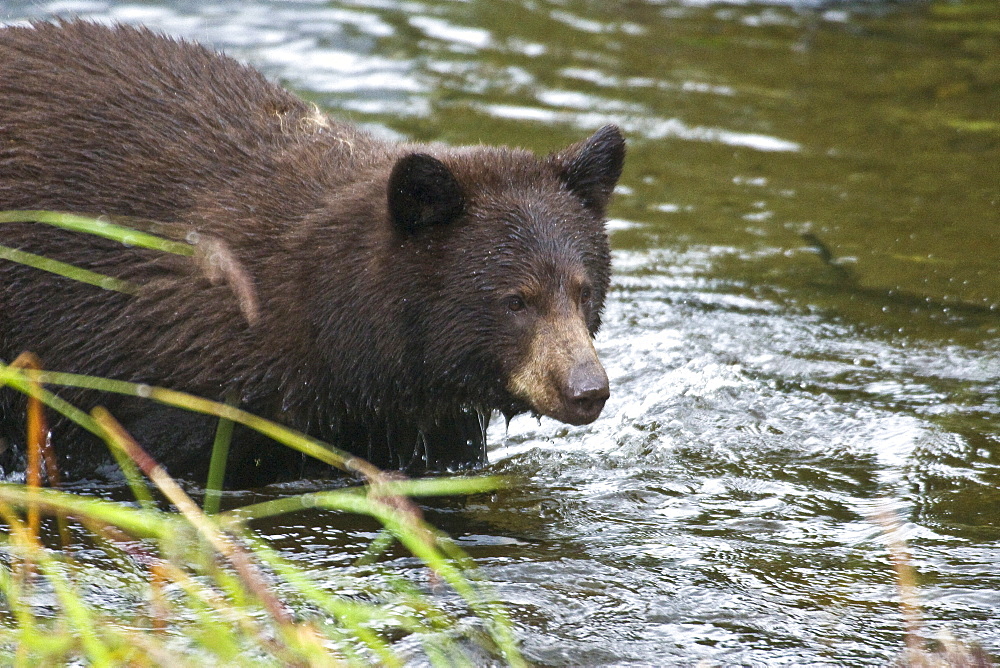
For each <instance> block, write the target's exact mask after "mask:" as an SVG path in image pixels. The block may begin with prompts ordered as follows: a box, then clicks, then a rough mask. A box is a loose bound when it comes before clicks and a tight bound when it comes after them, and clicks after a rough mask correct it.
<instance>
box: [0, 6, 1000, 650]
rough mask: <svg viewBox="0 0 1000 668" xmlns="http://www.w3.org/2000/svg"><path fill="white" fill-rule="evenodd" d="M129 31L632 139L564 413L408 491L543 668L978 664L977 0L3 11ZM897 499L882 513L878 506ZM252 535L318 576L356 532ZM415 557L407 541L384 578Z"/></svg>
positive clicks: (331, 84)
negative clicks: (77, 18) (475, 472)
mask: <svg viewBox="0 0 1000 668" xmlns="http://www.w3.org/2000/svg"><path fill="white" fill-rule="evenodd" d="M71 14H78V15H81V16H86V17H92V18H98V19H100V20H108V21H110V20H116V21H125V22H142V23H146V24H148V25H150V26H153V27H155V28H157V29H160V30H163V31H166V32H169V33H173V34H177V35H183V36H185V37H190V38H194V39H198V40H200V41H203V42H206V43H209V44H212V45H215V46H217V47H219V48H222V49H224V50H225V51H227V52H228V53H230V54H232V55H234V56H236V57H238V58H241V59H244V60H246V61H249V62H251V63H253V64H255V65H256V66H258V67H260V68H261V69H263V70H264V71H265V72H266V73H267V74H269V75H270V76H272V77H274V78H277V79H280V80H281V81H283V82H284V83H285V84H287V85H289V86H290V87H292V88H294V89H296V90H297V91H299V92H300V93H301V94H302V95H303V96H305V97H307V98H309V99H311V100H314V101H315V102H317V103H318V104H320V105H321V106H323V107H324V108H328V109H330V110H331V111H332V112H334V113H335V114H336V115H338V116H339V117H341V118H347V119H351V120H354V121H357V122H359V123H364V124H367V125H370V126H372V127H375V128H377V129H378V130H379V131H380V132H383V133H389V134H392V135H398V136H401V137H410V138H416V139H422V140H432V139H433V140H443V141H447V142H450V143H478V142H485V143H511V144H521V145H525V146H528V147H530V148H533V149H536V150H538V151H548V150H552V149H554V148H557V147H560V146H562V145H564V144H567V143H569V142H570V141H574V140H576V139H579V138H582V137H583V136H585V135H586V134H587V133H588V132H590V131H592V130H593V129H596V128H597V127H599V126H600V125H602V124H604V123H607V122H616V123H619V124H620V125H621V126H622V127H623V128H624V129H625V131H626V133H627V135H628V137H629V141H630V154H629V159H628V164H627V169H626V173H625V175H624V177H623V179H622V184H621V187H620V188H619V193H618V197H617V200H616V203H615V205H614V207H613V210H612V217H613V221H612V224H611V229H612V241H613V245H614V247H615V249H616V250H615V269H616V273H615V280H614V288H613V292H612V295H611V300H610V304H609V307H608V314H607V318H606V322H607V324H606V327H605V328H604V329H603V330H602V333H601V335H600V337H599V348H600V351H601V353H602V356H603V358H604V360H605V361H606V364H607V367H608V372H609V375H610V376H611V379H612V387H613V390H612V392H613V396H612V399H611V401H610V402H609V404H608V407H607V409H606V411H605V414H604V416H603V417H602V418H601V419H600V420H599V421H597V422H596V423H595V424H593V425H590V426H588V427H566V426H563V425H559V424H556V423H555V422H552V421H549V420H543V421H542V422H541V424H539V423H538V422H536V421H534V420H532V419H529V418H525V417H522V418H518V419H516V420H515V421H514V422H513V423H512V424H511V425H510V429H509V431H508V432H506V433H505V430H504V426H503V425H502V424H495V425H494V426H493V428H492V437H493V438H492V442H493V445H494V447H495V449H494V450H493V451H492V453H491V460H492V462H493V464H492V465H491V466H490V469H489V471H490V472H497V473H505V474H511V475H513V476H516V477H517V478H518V479H520V480H521V483H520V485H519V486H518V487H517V488H516V489H512V490H508V491H505V492H502V493H498V494H496V495H493V496H489V497H477V498H471V499H452V500H443V501H440V502H436V503H432V504H430V505H429V506H428V507H427V514H428V517H429V519H430V520H431V521H432V522H434V523H436V524H437V525H438V526H440V527H441V528H443V529H445V530H446V531H448V532H449V533H451V534H452V535H453V536H455V537H458V538H460V539H461V542H462V544H463V545H464V546H465V547H466V548H467V549H468V550H469V552H470V553H471V554H472V555H473V556H474V557H476V559H477V560H478V562H479V563H480V564H481V565H482V566H483V568H484V570H485V573H486V575H487V577H488V578H489V579H490V580H491V581H493V582H494V583H495V585H496V587H497V589H498V591H499V593H500V595H501V598H502V599H503V600H504V601H505V602H506V604H507V605H508V606H509V609H510V610H511V613H512V615H513V616H514V618H515V620H516V623H517V626H518V629H519V632H520V637H521V642H522V643H523V647H524V651H525V652H526V654H527V656H528V657H529V659H531V660H533V661H535V662H538V663H540V664H544V665H582V664H590V665H593V664H633V665H664V664H668V665H669V664H694V663H696V662H697V661H699V660H707V661H709V662H710V663H711V664H738V663H759V664H767V665H782V664H795V663H799V664H813V665H815V664H822V663H828V664H837V665H866V664H885V663H887V662H888V661H890V660H891V659H892V658H893V657H895V656H896V655H897V653H898V652H899V651H900V649H901V647H902V628H903V626H902V621H901V617H900V614H899V611H898V610H899V608H898V592H897V588H896V583H895V578H894V575H893V572H892V568H891V566H890V562H889V558H888V555H887V553H886V549H885V543H884V540H883V538H882V536H881V535H880V534H881V532H880V530H879V528H878V527H876V526H875V525H874V524H873V523H872V522H871V520H870V518H871V516H872V514H873V513H875V512H877V511H878V510H879V509H880V508H882V507H885V506H886V505H888V506H889V507H891V508H893V509H895V510H896V511H897V512H898V513H899V515H900V517H901V520H902V523H901V525H900V527H899V528H898V529H897V530H896V532H897V534H898V535H899V536H900V537H902V538H905V539H906V540H907V541H908V542H909V545H910V546H911V548H912V552H913V565H914V566H915V567H916V569H917V572H918V582H919V584H920V590H921V596H922V600H923V603H924V614H925V619H926V626H927V633H928V634H931V635H933V634H936V633H937V632H938V631H939V630H941V629H944V628H947V629H950V630H951V632H952V633H954V634H955V635H957V636H959V637H964V638H976V639H978V641H979V642H980V643H981V644H982V645H983V646H984V647H985V648H986V649H987V650H988V651H990V652H991V653H993V654H994V655H1000V428H998V424H1000V398H998V397H1000V343H998V336H997V335H998V332H1000V280H998V278H997V268H998V266H1000V203H998V202H1000V4H998V3H996V2H994V1H993V0H966V1H954V2H874V1H872V2H858V3H849V2H836V1H825V2H820V1H819V0H813V1H802V2H773V3H771V4H752V3H747V2H733V3H713V2H708V1H707V0H691V1H689V2H677V1H667V0H662V1H656V0H646V1H643V0H631V1H616V0H602V1H600V2H598V1H596V0H594V1H591V2H584V1H578V0H517V1H502V0H500V1H496V0H490V1H488V0H471V1H468V2H455V1H451V2H449V1H443V0H438V1H418V0H414V1H408V2H392V1H389V0H355V1H349V0H345V1H342V2H263V1H254V2H213V1H201V2H174V3H168V2H152V1H151V2H134V3H114V2H97V1H94V2H91V1H86V0H64V1H56V2H38V1H30V2H11V1H10V0H5V2H4V3H3V4H2V5H0V21H4V22H11V21H16V20H22V19H27V18H39V17H51V16H56V15H61V16H66V15H71ZM886 500H888V501H886ZM287 522H288V523H287V524H282V525H272V526H269V527H266V530H267V531H268V532H269V533H271V534H272V535H273V536H275V538H276V539H277V540H278V541H279V544H280V546H281V547H282V548H283V549H284V550H286V552H287V553H288V554H289V555H290V556H293V557H294V558H295V559H297V560H298V561H299V562H301V563H303V564H305V565H308V566H310V567H311V568H312V569H313V570H314V571H315V572H316V573H317V574H318V575H319V576H320V577H323V576H324V573H329V576H330V580H331V581H335V580H336V574H337V572H338V571H339V570H340V569H343V568H344V567H345V564H348V563H349V562H350V558H349V555H347V554H345V550H346V547H345V546H354V545H358V544H363V543H365V542H367V541H368V540H370V537H371V534H370V533H368V532H370V531H371V527H369V526H359V525H355V524H353V523H351V522H350V521H345V520H344V519H343V518H340V517H337V516H334V515H309V516H306V515H298V516H293V517H290V518H288V520H287ZM408 563H409V562H406V561H405V560H402V559H400V561H399V568H401V569H406V568H409V567H410V566H409V565H408Z"/></svg>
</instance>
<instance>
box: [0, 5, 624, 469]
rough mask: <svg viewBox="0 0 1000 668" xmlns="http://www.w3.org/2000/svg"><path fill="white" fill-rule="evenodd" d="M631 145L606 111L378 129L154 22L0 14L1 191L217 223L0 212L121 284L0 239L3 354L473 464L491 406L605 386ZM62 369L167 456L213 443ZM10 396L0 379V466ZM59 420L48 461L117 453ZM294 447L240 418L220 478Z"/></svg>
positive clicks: (10, 196) (68, 462) (26, 235)
mask: <svg viewBox="0 0 1000 668" xmlns="http://www.w3.org/2000/svg"><path fill="white" fill-rule="evenodd" d="M624 159H625V140H624V138H623V136H622V133H621V131H620V130H619V129H618V128H617V127H616V126H614V125H608V126H605V127H603V128H601V129H599V130H597V131H596V132H595V133H594V134H593V135H591V136H590V137H589V138H586V139H583V140H581V141H579V142H578V143H576V144H573V145H571V146H569V147H567V148H564V149H561V150H557V151H555V152H553V153H551V154H548V155H545V156H537V155H535V154H533V153H532V152H530V151H527V150H524V149H517V148H509V147H490V146H469V147H450V146H446V145H443V144H438V143H412V142H405V141H404V142H395V141H390V140H387V139H383V138H381V137H379V136H377V135H376V134H374V133H372V132H370V131H367V130H364V129H362V128H359V127H357V126H356V125H353V124H350V123H346V122H341V121H338V120H335V119H334V118H332V117H330V116H328V115H326V114H324V113H321V112H320V111H319V109H318V107H316V106H315V105H313V104H310V103H307V102H305V101H303V100H302V99H301V98H299V97H297V96H295V95H294V94H292V93H291V92H289V91H287V90H285V89H284V88H282V87H281V86H279V85H277V84H274V83H272V82H270V81H268V80H267V79H266V78H265V77H264V76H263V75H262V74H261V73H259V72H258V71H257V70H255V69H253V68H251V67H249V66H246V65H244V64H241V63H239V62H237V61H236V60H233V59H231V58H229V57H227V56H225V55H223V54H220V53H218V52H215V51H213V50H210V49H208V48H205V47H203V46H201V45H198V44H196V43H193V42H190V41H185V40H181V39H176V38H171V37H168V36H164V35H161V34H158V33H156V32H154V31H152V30H149V29H147V28H143V27H130V26H125V25H113V26H105V25H100V24H96V23H92V22H87V21H83V20H60V21H54V22H35V23H31V24H29V25H17V26H8V27H4V28H0V210H29V209H31V210H53V211H60V212H73V213H78V214H85V215H89V216H110V217H115V216H119V217H128V218H127V219H134V220H144V221H156V222H157V223H159V224H162V225H164V226H166V227H164V229H168V228H169V229H172V230H180V231H181V232H183V234H184V238H185V239H187V240H188V241H189V242H197V245H198V246H199V247H204V248H208V249H212V248H214V249H215V252H214V253H207V251H206V253H207V254H202V255H201V259H200V260H193V259H192V258H190V257H184V256H178V255H171V254H168V253H164V252H162V251H156V250H149V249H145V248H139V247H136V246H129V245H124V244H121V243H119V242H117V241H111V240H107V239H104V238H101V237H97V236H93V235H87V234H82V233H77V232H72V231H66V230H62V229H57V228H55V227H51V226H47V225H44V224H40V223H36V222H19V223H5V224H0V245H3V246H7V247H10V248H15V249H18V250H21V251H25V252H30V253H35V254H37V255H42V256H45V257H48V258H52V259H55V260H59V261H62V262H67V263H71V264H74V265H76V266H78V267H81V268H84V269H88V270H91V271H95V272H99V273H102V274H105V275H108V276H112V277H114V278H117V279H122V280H126V281H129V282H130V283H132V284H134V285H137V286H139V287H138V290H137V292H136V293H135V294H128V293H125V292H121V291H115V290H108V289H103V288H102V287H98V286H94V285H89V284H85V283H81V282H76V281H73V280H71V279H68V278H65V277H62V276H59V275H56V274H53V273H48V272H45V271H42V270H40V269H36V268H32V267H28V266H25V265H23V264H19V263H17V262H13V261H11V260H6V259H0V359H2V360H3V361H5V362H7V363H9V362H11V361H12V360H13V359H14V358H15V357H16V356H17V355H19V354H20V353H22V352H23V351H31V352H32V353H34V354H36V355H37V356H38V357H39V358H40V360H41V362H42V364H43V366H44V368H47V369H51V370H57V371H66V372H73V373H81V374H89V375H95V376H101V377H107V378H114V379H120V380H126V381H131V382H135V383H144V384H148V385H153V386H164V387H168V388H172V389H176V390H181V391H185V392H190V393H193V394H196V395H199V396H203V397H208V398H211V399H215V400H219V401H222V400H227V399H228V400H229V401H234V402H236V404H237V405H239V406H240V407H241V408H243V409H245V410H248V411H250V412H252V413H255V414H258V415H261V416H263V417H266V418H269V419H272V420H275V421H277V422H279V423H282V424H285V425H288V426H290V427H292V428H294V429H297V430H300V431H302V432H304V433H306V434H309V435H311V436H314V437H316V438H319V439H322V440H323V441H325V442H328V443H330V444H332V445H334V446H336V447H338V448H341V449H343V450H345V451H347V452H350V453H353V454H355V455H358V456H360V457H363V458H365V459H367V460H369V461H370V462H371V463H373V464H375V465H376V466H379V467H383V468H391V469H398V470H402V471H405V472H415V473H423V472H432V471H455V470H459V469H465V468H476V467H481V466H482V465H484V464H486V463H487V455H486V425H487V424H488V422H489V420H490V418H491V416H493V415H495V414H497V413H499V414H502V415H504V416H506V417H507V419H508V421H509V420H510V418H511V417H512V416H514V415H517V414H521V413H531V414H535V415H538V416H549V417H551V418H554V419H556V420H559V421H561V422H564V423H568V424H573V425H581V424H587V423H590V422H592V421H593V420H595V419H596V418H597V417H598V416H599V414H600V413H601V411H602V409H603V407H604V405H605V402H606V400H607V399H608V397H609V383H608V377H607V374H606V372H605V370H604V368H603V366H602V364H601V362H600V360H599V359H598V356H597V353H596V350H595V347H594V343H593V338H594V335H595V334H596V332H597V331H598V328H599V327H600V325H601V315H602V311H603V308H604V303H605V299H606V295H607V292H608V287H609V280H610V271H611V259H610V248H609V241H608V236H607V233H606V230H605V223H606V220H605V216H606V210H607V206H608V203H609V200H610V198H611V195H612V191H613V190H614V188H615V185H616V183H617V181H618V179H619V177H620V175H621V172H622V168H623V163H624ZM206 258H208V259H210V260H212V262H214V263H215V264H216V265H218V264H220V263H221V264H223V265H225V266H227V267H229V270H228V271H224V272H223V275H224V278H223V279H222V280H220V278H219V276H218V275H213V273H217V272H213V271H210V270H209V268H208V265H210V264H212V262H208V261H207V260H206ZM216 268H218V267H216ZM233 277H236V278H233ZM59 392H60V393H61V394H62V395H63V396H66V397H67V398H69V399H71V400H72V401H74V402H76V403H77V404H78V405H80V406H81V407H82V408H84V409H87V410H89V409H90V408H91V407H93V406H95V405H98V404H100V405H104V406H106V407H107V408H108V409H109V410H110V411H111V413H112V414H113V415H115V416H116V418H117V419H118V420H119V421H120V422H121V423H122V424H123V426H124V427H125V428H126V429H127V430H129V431H130V433H132V434H133V436H135V438H136V439H137V440H138V441H139V442H140V443H141V444H142V445H143V446H144V447H145V448H146V449H147V450H148V451H149V453H150V454H151V455H152V456H153V457H154V458H155V459H156V460H157V461H158V462H159V463H160V464H161V465H163V466H164V467H165V468H166V469H167V470H168V471H169V472H170V473H171V474H172V475H175V476H179V477H182V478H183V477H186V478H193V477H194V476H199V475H202V474H203V473H204V472H205V471H206V470H207V463H208V457H209V453H210V450H211V443H212V439H213V433H214V429H215V419H214V418H211V417H208V416H204V415H198V414H193V413H188V412H185V411H181V410H179V409H174V408H170V407H165V406H162V405H158V404H155V403H153V402H150V401H147V400H143V399H137V398H134V397H131V398H127V397H121V396H113V395H111V394H109V393H98V392H96V391H82V390H81V391H76V392H69V391H66V390H59ZM23 401H24V400H23V397H20V396H19V395H18V394H17V393H16V392H14V391H13V390H12V389H9V388H7V389H0V427H2V429H3V432H2V436H3V438H4V440H5V441H6V443H7V445H8V446H9V447H8V448H7V452H6V453H5V455H4V460H3V465H4V466H5V467H7V468H6V469H5V470H6V471H7V472H9V471H10V470H11V469H12V468H14V467H16V466H18V465H19V462H23V453H22V449H21V448H20V447H17V444H18V443H22V442H23V441H24V436H23V433H24V432H23ZM52 440H53V443H54V448H55V450H56V453H57V456H58V462H59V466H60V469H61V472H62V475H63V477H64V478H68V479H90V478H96V479H100V478H102V477H103V478H107V477H113V472H114V470H115V467H114V464H113V460H111V459H110V458H109V456H108V452H107V447H106V446H105V445H104V444H103V443H101V442H100V441H99V440H98V439H96V438H93V437H90V436H88V435H86V434H82V433H77V432H76V431H75V430H74V427H73V426H72V425H68V424H64V423H63V422H60V421H58V420H54V421H53V423H52ZM309 470H310V469H309V466H308V465H307V464H306V463H305V462H304V461H303V456H302V455H300V454H299V453H297V452H294V451H292V450H289V449H287V448H284V447H282V446H279V445H277V444H275V443H274V442H272V441H269V440H268V439H266V438H264V437H262V436H257V435H256V434H254V433H252V432H250V431H249V430H246V431H238V432H237V434H236V436H235V437H234V439H233V445H232V450H231V453H230V460H229V465H228V468H227V476H226V483H225V484H226V486H227V487H249V486H255V485H259V484H266V483H270V482H275V481H280V480H292V479H296V478H300V477H302V476H303V475H305V474H306V472H307V471H309Z"/></svg>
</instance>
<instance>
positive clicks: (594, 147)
mask: <svg viewBox="0 0 1000 668" xmlns="http://www.w3.org/2000/svg"><path fill="white" fill-rule="evenodd" d="M549 162H550V163H551V164H552V165H554V166H555V168H556V172H557V173H558V174H559V178H560V179H562V181H563V183H565V184H566V187H567V188H569V190H570V192H572V193H573V194H574V195H576V196H577V197H579V198H580V200H581V201H583V204H584V206H586V207H587V208H588V209H590V210H592V211H594V212H595V213H596V214H598V215H599V216H603V215H604V210H605V208H606V207H607V205H608V200H609V199H610V198H611V192H612V191H613V190H614V189H615V184H616V183H618V178H619V177H620V176H621V175H622V166H623V165H624V164H625V138H624V137H623V136H622V133H621V130H619V129H618V126H617V125H605V126H604V127H603V128H601V129H600V130H598V131H597V132H595V133H594V134H593V135H592V136H591V137H590V138H589V139H585V140H583V141H582V142H579V143H576V144H573V145H572V146H570V147H569V148H567V149H565V150H563V151H560V152H558V153H554V154H552V155H550V156H549Z"/></svg>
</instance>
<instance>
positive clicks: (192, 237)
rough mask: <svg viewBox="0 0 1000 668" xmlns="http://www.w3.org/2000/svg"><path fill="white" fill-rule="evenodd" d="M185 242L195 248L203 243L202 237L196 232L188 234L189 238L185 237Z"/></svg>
mask: <svg viewBox="0 0 1000 668" xmlns="http://www.w3.org/2000/svg"><path fill="white" fill-rule="evenodd" d="M184 240H185V241H186V242H188V243H189V244H191V245H192V246H195V245H197V244H198V242H199V241H201V235H200V234H198V233H197V232H195V231H194V230H191V231H190V232H188V233H187V236H186V237H184Z"/></svg>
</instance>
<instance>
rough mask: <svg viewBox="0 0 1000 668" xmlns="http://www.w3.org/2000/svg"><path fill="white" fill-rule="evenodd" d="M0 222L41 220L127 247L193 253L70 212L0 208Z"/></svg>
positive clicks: (174, 243)
mask: <svg viewBox="0 0 1000 668" xmlns="http://www.w3.org/2000/svg"><path fill="white" fill-rule="evenodd" d="M0 223H44V224H46V225H52V226H53V227H58V228H60V229H64V230H69V231H70V232H82V233H85V234H93V235H94V236H98V237H103V238H105V239H111V240H112V241H117V242H119V243H122V244H125V245H127V246H136V247H138V248H150V249H152V250H159V251H163V252H165V253H174V254H175V255H188V256H190V255H194V247H193V246H191V244H186V243H183V242H180V241H173V240H170V239H164V238H162V237H158V236H156V235H154V234H148V233H146V232H140V231H139V230H135V229H133V228H131V227H125V226H124V225H116V224H115V223H111V222H108V221H107V220H105V219H102V218H92V217H89V216H79V215H76V214H72V213H61V212H58V211H35V210H25V211H0Z"/></svg>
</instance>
